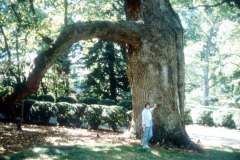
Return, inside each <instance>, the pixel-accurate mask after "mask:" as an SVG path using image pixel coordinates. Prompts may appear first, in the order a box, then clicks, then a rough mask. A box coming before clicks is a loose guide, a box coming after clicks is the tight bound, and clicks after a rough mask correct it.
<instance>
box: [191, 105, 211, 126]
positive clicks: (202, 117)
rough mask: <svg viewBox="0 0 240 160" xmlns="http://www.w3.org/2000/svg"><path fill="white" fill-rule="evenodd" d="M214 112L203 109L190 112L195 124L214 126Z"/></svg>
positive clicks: (194, 109)
mask: <svg viewBox="0 0 240 160" xmlns="http://www.w3.org/2000/svg"><path fill="white" fill-rule="evenodd" d="M212 113H213V111H211V110H209V109H203V108H193V109H192V110H191V112H190V115H191V117H192V120H193V123H196V124H201V125H207V126H214V121H213V118H212Z"/></svg>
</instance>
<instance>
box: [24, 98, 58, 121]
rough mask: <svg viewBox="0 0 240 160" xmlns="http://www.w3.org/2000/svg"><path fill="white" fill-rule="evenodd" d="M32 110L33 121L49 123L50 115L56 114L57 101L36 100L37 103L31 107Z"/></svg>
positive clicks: (31, 117)
mask: <svg viewBox="0 0 240 160" xmlns="http://www.w3.org/2000/svg"><path fill="white" fill-rule="evenodd" d="M27 103H29V104H30V103H32V102H31V101H28V102H27ZM24 108H25V106H24ZM30 112H31V114H30V119H31V121H35V122H40V123H42V124H47V123H48V122H49V120H50V117H52V116H55V114H56V107H55V103H51V102H44V101H35V103H34V104H32V106H31V107H30Z"/></svg>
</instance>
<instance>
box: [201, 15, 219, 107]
mask: <svg viewBox="0 0 240 160" xmlns="http://www.w3.org/2000/svg"><path fill="white" fill-rule="evenodd" d="M218 18H219V17H218V16H216V17H215V19H214V20H213V21H212V22H209V25H211V28H210V31H209V35H207V34H206V36H207V46H206V51H205V59H204V62H205V66H204V88H203V105H204V106H208V105H209V101H208V98H209V97H208V95H209V57H210V52H211V48H212V39H213V33H214V31H215V27H216V25H217V22H218ZM206 21H208V20H207V19H206Z"/></svg>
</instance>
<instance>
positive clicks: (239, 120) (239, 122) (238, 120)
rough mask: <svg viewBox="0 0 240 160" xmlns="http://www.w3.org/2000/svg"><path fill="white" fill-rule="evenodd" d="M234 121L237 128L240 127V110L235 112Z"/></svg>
mask: <svg viewBox="0 0 240 160" xmlns="http://www.w3.org/2000/svg"><path fill="white" fill-rule="evenodd" d="M232 118H233V121H234V123H235V126H236V129H240V110H238V111H236V112H235V113H234V114H233V117H232Z"/></svg>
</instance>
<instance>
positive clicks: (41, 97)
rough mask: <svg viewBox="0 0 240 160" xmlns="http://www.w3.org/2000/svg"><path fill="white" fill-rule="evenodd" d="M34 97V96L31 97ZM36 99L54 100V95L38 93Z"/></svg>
mask: <svg viewBox="0 0 240 160" xmlns="http://www.w3.org/2000/svg"><path fill="white" fill-rule="evenodd" d="M32 98H34V97H32ZM37 100H38V101H46V102H55V97H53V96H52V95H40V96H38V97H37Z"/></svg>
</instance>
